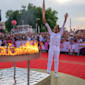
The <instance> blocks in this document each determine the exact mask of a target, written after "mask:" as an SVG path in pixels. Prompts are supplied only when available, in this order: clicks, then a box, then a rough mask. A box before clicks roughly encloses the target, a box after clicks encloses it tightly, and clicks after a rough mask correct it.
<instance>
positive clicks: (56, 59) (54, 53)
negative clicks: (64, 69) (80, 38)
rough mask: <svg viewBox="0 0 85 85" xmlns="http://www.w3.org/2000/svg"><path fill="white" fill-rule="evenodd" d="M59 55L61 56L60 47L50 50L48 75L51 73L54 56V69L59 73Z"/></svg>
mask: <svg viewBox="0 0 85 85" xmlns="http://www.w3.org/2000/svg"><path fill="white" fill-rule="evenodd" d="M59 55H60V48H59V47H54V48H53V47H52V48H50V49H49V54H48V67H47V72H48V73H50V71H51V66H52V61H53V56H54V68H55V72H58V65H59Z"/></svg>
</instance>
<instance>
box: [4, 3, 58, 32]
mask: <svg viewBox="0 0 85 85" xmlns="http://www.w3.org/2000/svg"><path fill="white" fill-rule="evenodd" d="M6 18H7V21H6V22H5V24H6V28H7V30H8V31H10V30H11V29H12V28H13V26H12V24H11V21H12V20H13V19H14V20H16V21H17V25H21V24H29V25H31V26H32V27H33V28H34V29H36V24H38V26H39V27H40V29H41V32H43V31H46V28H45V25H44V23H43V21H42V8H41V7H36V6H34V5H33V4H28V6H27V7H26V6H22V9H21V10H16V11H13V10H8V11H7V13H6ZM46 19H47V22H48V24H49V25H50V26H51V28H53V27H54V25H55V24H56V21H57V19H58V18H57V12H56V11H55V10H52V9H51V8H48V9H47V10H46ZM22 21H23V23H22Z"/></svg>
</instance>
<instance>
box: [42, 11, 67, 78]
mask: <svg viewBox="0 0 85 85" xmlns="http://www.w3.org/2000/svg"><path fill="white" fill-rule="evenodd" d="M67 17H68V14H67V13H66V14H65V20H64V23H63V26H62V28H61V29H60V32H59V27H58V26H55V27H54V32H52V30H51V28H50V26H49V25H48V23H47V22H46V19H45V17H44V18H43V21H44V23H45V26H46V27H47V29H48V32H49V34H50V48H49V52H48V67H47V73H50V71H51V66H52V60H53V56H54V63H55V74H56V77H58V74H57V73H58V65H59V55H60V40H61V36H62V34H63V30H64V26H65V23H66V20H67Z"/></svg>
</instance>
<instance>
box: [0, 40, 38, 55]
mask: <svg viewBox="0 0 85 85" xmlns="http://www.w3.org/2000/svg"><path fill="white" fill-rule="evenodd" d="M34 53H39V48H38V43H37V42H34V41H30V42H29V41H27V42H26V43H25V44H23V45H21V46H20V47H19V48H17V47H12V44H11V43H9V45H8V47H7V46H0V56H2V55H6V56H8V55H12V56H15V55H25V54H34Z"/></svg>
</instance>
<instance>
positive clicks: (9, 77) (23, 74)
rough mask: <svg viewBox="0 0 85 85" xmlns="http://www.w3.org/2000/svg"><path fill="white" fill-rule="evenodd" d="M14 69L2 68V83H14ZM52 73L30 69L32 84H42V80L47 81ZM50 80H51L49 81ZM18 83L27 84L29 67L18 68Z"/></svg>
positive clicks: (2, 84) (10, 84) (18, 84)
mask: <svg viewBox="0 0 85 85" xmlns="http://www.w3.org/2000/svg"><path fill="white" fill-rule="evenodd" d="M13 74H14V69H13V68H9V69H4V70H0V85H13V84H14V79H13V76H14V75H13ZM48 77H49V80H50V75H49V74H47V73H43V72H38V71H32V70H31V71H30V85H41V84H39V83H40V82H45V81H44V79H45V80H46V79H47V78H48ZM49 82H50V81H49ZM16 85H27V69H22V68H16Z"/></svg>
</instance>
